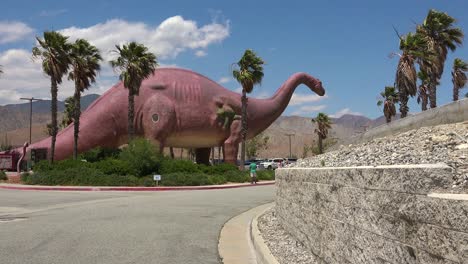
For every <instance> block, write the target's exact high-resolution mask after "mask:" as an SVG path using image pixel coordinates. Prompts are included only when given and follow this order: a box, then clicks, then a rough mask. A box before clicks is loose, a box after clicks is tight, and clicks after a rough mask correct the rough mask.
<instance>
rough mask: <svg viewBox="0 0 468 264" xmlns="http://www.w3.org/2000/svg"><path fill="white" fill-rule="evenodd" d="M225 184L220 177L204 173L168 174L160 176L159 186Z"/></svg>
mask: <svg viewBox="0 0 468 264" xmlns="http://www.w3.org/2000/svg"><path fill="white" fill-rule="evenodd" d="M223 183H226V178H225V177H223V176H221V175H208V174H204V173H193V174H192V173H181V172H176V173H169V174H165V175H162V177H161V185H164V186H200V185H213V184H223Z"/></svg>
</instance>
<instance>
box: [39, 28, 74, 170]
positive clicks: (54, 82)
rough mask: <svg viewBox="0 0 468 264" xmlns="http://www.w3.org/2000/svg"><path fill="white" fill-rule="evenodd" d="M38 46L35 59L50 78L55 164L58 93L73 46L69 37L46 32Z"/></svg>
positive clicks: (51, 159) (52, 155) (51, 156)
mask: <svg viewBox="0 0 468 264" xmlns="http://www.w3.org/2000/svg"><path fill="white" fill-rule="evenodd" d="M36 39H37V42H38V46H36V47H34V48H33V49H32V54H33V58H34V59H38V58H39V59H41V60H42V70H43V71H44V73H45V74H47V75H49V76H50V94H51V97H52V98H51V99H52V100H51V112H52V124H51V134H52V140H51V146H50V162H51V163H53V162H54V154H55V140H56V137H57V130H58V128H57V92H58V85H59V84H61V83H62V77H63V76H64V75H65V74H66V73H67V71H68V68H69V66H70V56H69V51H70V48H71V45H70V44H69V43H68V42H67V40H68V37H66V36H64V35H62V34H60V33H58V32H55V31H46V32H44V38H43V39H41V38H39V37H36Z"/></svg>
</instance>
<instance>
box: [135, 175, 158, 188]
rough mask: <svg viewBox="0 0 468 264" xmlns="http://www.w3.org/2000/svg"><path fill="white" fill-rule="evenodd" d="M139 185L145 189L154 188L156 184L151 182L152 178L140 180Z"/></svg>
mask: <svg viewBox="0 0 468 264" xmlns="http://www.w3.org/2000/svg"><path fill="white" fill-rule="evenodd" d="M139 185H142V186H145V187H152V186H156V182H155V181H154V180H153V177H149V176H148V177H143V178H140V182H139Z"/></svg>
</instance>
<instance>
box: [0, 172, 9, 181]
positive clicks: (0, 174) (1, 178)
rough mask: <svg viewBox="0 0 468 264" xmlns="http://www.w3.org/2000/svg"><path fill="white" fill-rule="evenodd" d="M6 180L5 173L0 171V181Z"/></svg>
mask: <svg viewBox="0 0 468 264" xmlns="http://www.w3.org/2000/svg"><path fill="white" fill-rule="evenodd" d="M6 180H8V177H7V175H6V173H5V172H4V171H1V170H0V181H6Z"/></svg>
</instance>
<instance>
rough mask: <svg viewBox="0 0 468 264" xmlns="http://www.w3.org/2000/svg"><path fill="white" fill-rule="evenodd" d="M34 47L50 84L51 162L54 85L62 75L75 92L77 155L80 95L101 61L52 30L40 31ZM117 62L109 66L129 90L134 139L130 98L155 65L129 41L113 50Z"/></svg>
mask: <svg viewBox="0 0 468 264" xmlns="http://www.w3.org/2000/svg"><path fill="white" fill-rule="evenodd" d="M36 39H37V43H38V45H37V46H35V47H33V49H32V54H33V58H34V59H40V60H41V61H42V70H43V71H44V73H45V74H46V75H48V76H49V77H50V83H51V89H50V92H51V99H52V100H51V113H52V123H51V127H50V132H51V138H52V140H51V148H50V149H51V155H50V161H51V162H53V161H54V154H55V142H56V137H57V131H58V127H57V94H58V85H59V84H61V83H62V80H63V78H64V76H65V75H67V74H68V79H69V80H72V81H74V83H75V92H74V95H73V107H71V108H72V109H73V113H72V116H73V123H74V148H73V157H74V158H75V159H76V158H77V155H78V138H79V137H78V134H79V127H80V115H81V109H80V101H81V93H82V92H83V91H85V90H86V89H88V88H89V87H90V86H91V85H92V84H93V83H95V82H96V77H97V74H98V72H99V71H100V62H101V61H102V60H103V59H102V57H101V55H100V51H99V50H98V49H97V48H96V47H95V46H93V45H92V44H90V43H89V42H88V41H87V40H85V39H77V40H76V41H75V42H73V43H70V42H69V41H68V37H67V36H64V35H62V34H60V33H59V32H56V31H46V32H44V36H43V38H39V37H36ZM114 52H116V53H117V54H118V57H117V59H115V60H112V61H110V64H111V65H112V67H114V68H116V69H118V70H119V72H120V75H119V78H120V80H121V81H122V82H123V84H124V86H125V88H127V89H128V90H129V96H128V101H129V107H128V118H129V121H128V130H129V139H132V138H133V136H134V128H133V119H134V96H135V95H138V91H139V87H140V85H141V82H142V81H143V80H144V79H145V78H147V77H148V76H150V75H151V74H152V73H153V71H154V69H155V68H156V66H157V61H156V56H155V55H154V54H152V53H150V52H149V51H148V48H146V47H145V46H144V45H142V44H138V43H135V42H131V43H129V44H128V45H122V46H119V45H116V50H115V51H114Z"/></svg>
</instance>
